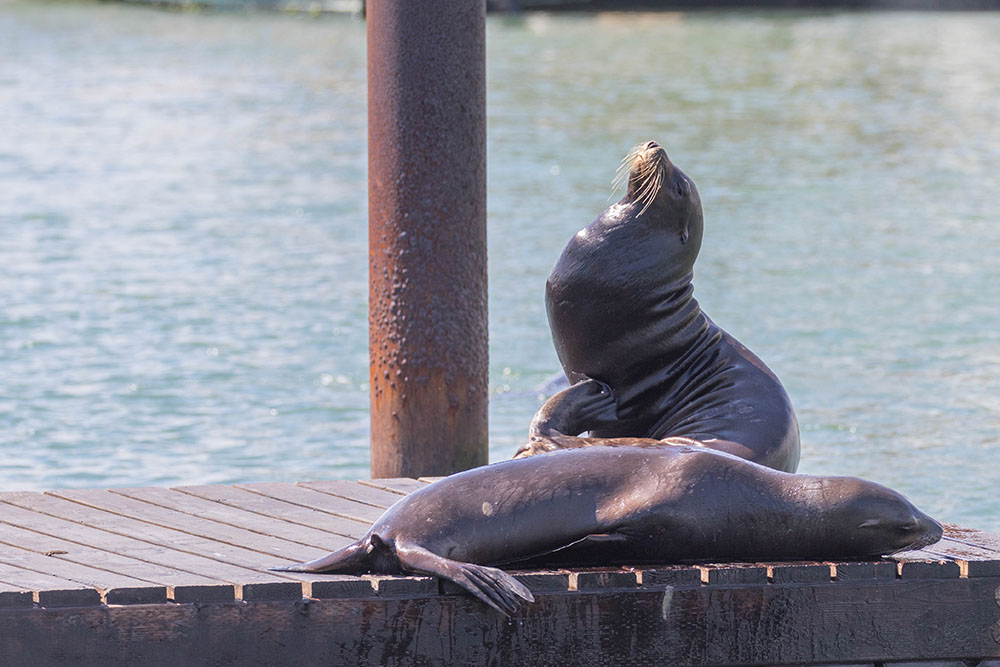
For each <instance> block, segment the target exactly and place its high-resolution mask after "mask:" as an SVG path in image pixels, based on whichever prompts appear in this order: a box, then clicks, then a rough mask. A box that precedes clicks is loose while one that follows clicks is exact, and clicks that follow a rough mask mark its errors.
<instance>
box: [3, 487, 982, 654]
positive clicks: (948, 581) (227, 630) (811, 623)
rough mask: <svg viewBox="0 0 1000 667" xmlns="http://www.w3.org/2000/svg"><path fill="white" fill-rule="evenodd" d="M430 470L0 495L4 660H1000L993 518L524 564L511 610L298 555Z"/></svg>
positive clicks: (359, 522)
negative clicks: (554, 566) (854, 535)
mask: <svg viewBox="0 0 1000 667" xmlns="http://www.w3.org/2000/svg"><path fill="white" fill-rule="evenodd" d="M425 483H427V480H415V479H383V480H364V481H360V482H348V481H329V482H302V483H299V484H277V483H274V484H239V485H236V486H186V487H179V488H175V489H164V488H127V489H113V490H66V491H51V492H48V493H34V492H15V493H3V494H0V665H4V666H5V667H7V666H11V667H13V666H15V665H49V664H51V665H62V664H66V665H139V664H141V665H161V664H162V665H202V664H206V665H207V664H211V665H227V664H239V665H241V666H246V665H280V664H292V663H295V664H304V665H312V664H335V665H341V664H342V665H413V664H426V665H467V664H468V665H606V664H611V663H613V662H614V663H621V664H627V665H647V664H648V665H764V664H767V665H806V664H824V663H825V664H830V663H837V664H846V663H853V664H867V665H876V664H893V663H900V664H904V663H905V664H907V665H909V664H910V663H913V662H915V661H929V660H933V661H936V662H933V663H925V664H928V665H936V666H938V667H941V666H943V665H953V666H960V665H980V666H981V667H1000V660H997V659H998V658H1000V536H996V535H991V534H988V533H984V532H981V531H977V530H971V529H966V528H961V527H958V526H951V525H950V526H947V530H946V537H945V539H944V540H942V541H941V542H940V543H939V544H937V545H934V546H933V547H930V548H929V549H928V550H926V551H921V552H910V553H907V554H901V555H899V556H897V557H895V558H893V559H887V560H883V561H880V562H868V563H769V564H768V563H743V564H720V565H699V566H661V567H651V568H645V567H644V568H641V569H638V568H631V567H611V568H597V569H586V570H554V571H530V572H529V571H526V572H523V573H519V574H518V575H517V576H518V577H519V578H520V579H521V580H522V581H524V582H525V583H526V584H527V585H528V586H529V588H531V589H532V590H533V591H534V593H535V596H536V599H537V601H536V602H535V603H534V604H532V605H528V606H527V607H526V608H525V609H524V610H523V611H522V612H521V613H520V614H519V615H518V616H517V617H515V618H512V619H509V620H508V619H505V618H503V617H501V616H500V615H498V614H496V613H495V612H493V611H492V610H490V609H489V608H487V607H486V606H485V605H483V604H481V603H480V602H478V601H476V600H475V599H473V598H472V597H471V596H469V595H467V594H466V593H465V592H464V591H461V590H460V589H458V588H457V587H455V586H453V585H451V584H449V583H446V582H440V581H438V580H436V579H433V578H429V577H392V576H374V575H366V576H362V577H353V576H346V575H298V574H294V573H276V572H270V571H268V568H269V567H273V566H276V565H281V564H287V563H290V562H296V561H301V560H307V559H311V558H315V557H317V556H321V555H323V554H325V553H327V552H328V551H330V550H331V549H334V548H336V547H339V546H342V545H344V544H347V543H348V542H350V541H353V540H354V539H356V538H357V537H359V536H361V535H362V534H364V533H365V532H366V530H367V528H368V526H369V524H370V523H371V521H372V520H374V519H375V518H377V517H378V516H379V515H380V514H381V512H382V511H383V510H384V509H385V508H386V507H388V506H389V505H391V504H392V503H393V502H395V501H396V500H398V499H399V498H401V497H402V496H403V495H405V494H406V493H408V492H410V491H412V490H414V489H416V488H419V487H420V486H422V485H423V484H425Z"/></svg>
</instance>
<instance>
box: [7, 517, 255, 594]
mask: <svg viewBox="0 0 1000 667" xmlns="http://www.w3.org/2000/svg"><path fill="white" fill-rule="evenodd" d="M4 514H5V519H6V521H5V522H4V523H2V524H0V542H3V543H5V544H10V545H12V546H16V547H19V548H21V549H27V550H30V551H34V552H35V553H37V554H42V555H45V554H51V556H50V557H51V558H52V559H55V560H67V561H72V562H74V563H79V564H81V565H87V566H93V567H96V568H100V569H101V570H105V571H108V572H109V573H117V574H120V575H125V576H128V577H132V578H135V579H141V580H143V581H147V582H151V583H156V584H162V585H164V586H180V585H199V586H211V585H219V584H220V583H223V582H225V581H227V579H226V577H225V576H223V575H226V574H228V575H230V578H229V581H233V579H236V583H242V582H241V581H240V580H241V579H243V577H244V576H246V577H249V578H252V577H253V575H254V572H253V571H252V570H248V569H245V568H231V567H228V566H224V565H222V564H220V563H218V562H216V561H212V560H208V559H205V558H200V557H196V556H190V555H189V554H184V553H176V552H172V551H170V550H169V549H164V548H162V547H157V546H155V545H150V544H148V543H146V542H140V541H137V540H132V539H130V538H126V537H122V536H120V535H115V534H111V533H104V532H102V531H98V530H95V529H92V528H87V527H86V526H80V525H78V524H74V523H72V522H67V521H62V520H60V519H55V518H54V517H46V516H44V515H37V514H34V513H31V512H28V511H27V510H23V509H21V508H16V507H12V508H9V509H8V508H4ZM15 524H16V525H15ZM4 558H6V553H4V554H0V559H4ZM37 562H39V563H43V561H37ZM49 562H50V563H51V561H49ZM185 568H188V569H185ZM35 569H37V568H35ZM208 570H212V571H213V572H214V573H215V574H216V575H218V576H211V575H210V574H202V573H203V572H206V571H208ZM41 571H43V572H48V573H51V574H59V573H58V572H55V571H53V570H51V569H49V570H46V569H42V570H41ZM232 574H239V575H240V576H239V577H238V578H236V577H232V576H231V575H232ZM60 576H63V575H60Z"/></svg>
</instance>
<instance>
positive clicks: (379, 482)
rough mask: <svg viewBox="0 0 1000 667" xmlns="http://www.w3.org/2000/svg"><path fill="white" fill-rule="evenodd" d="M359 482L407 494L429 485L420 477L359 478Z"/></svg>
mask: <svg viewBox="0 0 1000 667" xmlns="http://www.w3.org/2000/svg"><path fill="white" fill-rule="evenodd" d="M358 483H359V484H364V485H365V486H371V487H373V488H376V489H385V490H387V491H395V492H396V493H398V494H400V495H403V496H405V495H406V494H408V493H413V492H414V491H416V490H417V489H422V488H423V487H425V486H427V482H422V481H420V480H419V479H411V478H409V477H387V478H383V479H359V480H358Z"/></svg>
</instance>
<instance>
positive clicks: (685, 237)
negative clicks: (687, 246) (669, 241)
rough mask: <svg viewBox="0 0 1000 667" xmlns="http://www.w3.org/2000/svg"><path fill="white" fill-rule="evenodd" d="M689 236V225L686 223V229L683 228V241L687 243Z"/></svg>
mask: <svg viewBox="0 0 1000 667" xmlns="http://www.w3.org/2000/svg"><path fill="white" fill-rule="evenodd" d="M688 237H689V234H688V226H687V225H684V229H682V230H681V243H687V242H688Z"/></svg>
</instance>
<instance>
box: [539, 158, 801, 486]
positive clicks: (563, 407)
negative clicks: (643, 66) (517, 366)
mask: <svg viewBox="0 0 1000 667" xmlns="http://www.w3.org/2000/svg"><path fill="white" fill-rule="evenodd" d="M633 154H634V157H633V158H632V171H631V175H630V181H629V191H628V193H627V194H626V196H625V197H624V198H623V199H622V200H621V201H620V202H618V203H617V204H614V205H612V206H611V207H609V208H608V209H607V210H606V211H604V212H603V213H602V214H601V215H600V216H598V218H597V219H596V220H594V221H593V222H592V223H591V224H590V225H588V226H587V227H585V228H584V229H582V230H580V232H578V233H577V234H576V235H575V236H574V237H573V238H572V239H571V240H570V242H569V243H568V244H567V245H566V248H565V249H564V250H563V252H562V255H561V256H560V257H559V259H558V261H557V262H556V264H555V266H554V267H553V269H552V272H551V274H550V275H549V278H548V281H547V283H546V290H545V302H546V309H547V312H548V318H549V326H550V327H551V330H552V338H553V342H554V344H555V347H556V352H557V354H558V356H559V360H560V362H561V363H562V366H563V370H564V372H565V373H566V376H567V377H568V378H569V380H570V382H571V383H572V384H577V383H580V382H586V381H587V380H590V379H592V380H596V381H600V382H603V383H604V384H606V385H607V386H608V387H609V388H610V393H611V396H612V397H613V399H614V401H615V404H616V408H617V410H616V413H615V415H614V417H609V416H607V415H605V416H604V417H599V418H597V419H596V420H595V419H590V418H589V415H588V414H582V413H581V411H580V410H579V409H577V408H578V406H576V405H575V401H577V400H579V397H580V391H574V390H573V388H572V387H571V388H570V391H569V392H568V393H566V394H564V395H562V396H559V395H557V397H555V398H554V399H553V400H554V403H553V404H551V405H546V406H543V408H542V410H540V412H539V415H538V416H537V417H536V424H535V425H534V426H533V431H532V437H533V438H544V437H545V436H546V435H549V434H552V433H561V434H565V435H577V434H579V433H581V432H582V431H584V430H589V431H590V433H591V435H593V436H596V437H601V438H619V437H634V438H651V439H655V440H669V439H674V441H675V442H677V441H681V442H683V441H689V442H690V443H691V444H695V443H697V444H700V445H703V446H707V447H712V448H714V449H718V450H721V451H726V452H729V453H731V454H735V455H737V456H740V457H742V458H745V459H748V460H751V461H754V462H756V463H760V464H763V465H766V466H768V467H772V468H775V469H778V470H784V471H788V472H793V471H794V470H795V469H796V467H797V465H798V460H799V430H798V423H797V421H796V418H795V412H794V410H793V409H792V405H791V401H790V400H789V398H788V395H787V393H786V392H785V390H784V388H783V387H782V385H781V382H780V381H779V380H778V378H777V377H776V376H775V375H774V373H772V372H771V370H770V369H768V368H767V366H766V365H764V363H763V362H762V361H761V360H760V359H759V358H758V357H757V356H756V355H754V354H753V353H752V352H751V351H750V350H748V349H747V348H746V347H745V346H744V345H742V344H741V343H740V342H739V341H737V340H736V339H735V338H733V337H732V336H730V335H729V334H727V333H726V332H725V331H723V330H722V329H721V328H719V327H718V326H717V325H716V324H715V323H713V322H712V321H711V320H710V319H709V318H708V316H706V315H705V313H703V312H702V311H701V308H700V307H699V305H698V302H697V301H696V300H695V298H694V296H693V287H692V284H691V281H692V277H693V269H694V262H695V259H696V258H697V256H698V251H699V249H700V247H701V240H702V229H703V222H702V211H701V199H700V197H699V195H698V190H697V188H696V187H695V185H694V183H693V182H692V181H691V179H690V178H688V176H687V175H686V174H684V172H683V171H681V170H680V169H678V168H677V167H676V166H674V165H672V164H671V163H670V161H669V159H668V158H667V156H666V153H665V152H664V151H663V149H662V148H661V147H660V146H658V145H657V144H655V142H649V143H648V144H646V145H645V146H639V147H637V148H636V149H635V150H634V151H633ZM644 170H645V171H644ZM651 179H655V183H650V182H649V181H651ZM654 186H655V187H654ZM583 412H584V413H586V411H583ZM571 413H572V414H571ZM570 431H576V432H570ZM678 439H680V440H678ZM549 444H551V443H549Z"/></svg>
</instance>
